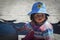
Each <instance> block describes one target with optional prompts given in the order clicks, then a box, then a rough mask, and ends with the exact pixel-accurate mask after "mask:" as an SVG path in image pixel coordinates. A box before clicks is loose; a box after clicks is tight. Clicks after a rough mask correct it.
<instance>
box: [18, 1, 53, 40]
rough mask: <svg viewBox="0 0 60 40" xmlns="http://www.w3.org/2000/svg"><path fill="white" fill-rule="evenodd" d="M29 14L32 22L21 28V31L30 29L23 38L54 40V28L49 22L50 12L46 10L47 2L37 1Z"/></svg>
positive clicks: (27, 39)
mask: <svg viewBox="0 0 60 40" xmlns="http://www.w3.org/2000/svg"><path fill="white" fill-rule="evenodd" d="M28 15H29V16H30V19H31V22H29V23H26V24H25V25H24V27H23V28H21V29H19V30H20V31H22V30H27V31H28V33H27V35H26V36H25V38H24V39H23V40H52V39H53V28H52V25H51V24H50V23H48V22H47V19H48V16H49V14H47V12H46V7H45V4H44V3H42V2H36V3H35V4H34V5H33V7H32V11H31V12H30V13H29V14H28Z"/></svg>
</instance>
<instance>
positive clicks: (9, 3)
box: [0, 0, 60, 40]
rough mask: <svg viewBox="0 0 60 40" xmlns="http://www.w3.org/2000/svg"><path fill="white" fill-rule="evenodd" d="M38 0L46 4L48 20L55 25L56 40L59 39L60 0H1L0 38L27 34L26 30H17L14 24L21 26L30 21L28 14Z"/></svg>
mask: <svg viewBox="0 0 60 40" xmlns="http://www.w3.org/2000/svg"><path fill="white" fill-rule="evenodd" d="M38 1H41V2H43V3H45V4H46V7H47V12H48V14H49V15H50V16H49V17H48V21H49V22H50V23H51V24H52V25H53V27H54V33H56V35H55V38H56V40H59V37H60V36H59V34H60V31H59V29H60V0H0V39H2V40H5V39H6V40H13V39H14V40H15V39H16V40H17V35H23V34H26V32H25V31H24V33H23V34H22V32H19V31H17V30H16V28H15V27H14V25H15V26H16V27H17V28H21V27H22V26H23V25H24V23H26V22H30V19H29V16H28V15H27V14H28V13H29V12H30V11H31V8H32V5H33V3H35V2H38ZM13 34H14V35H13ZM3 37H4V39H3ZM7 38H8V39H7Z"/></svg>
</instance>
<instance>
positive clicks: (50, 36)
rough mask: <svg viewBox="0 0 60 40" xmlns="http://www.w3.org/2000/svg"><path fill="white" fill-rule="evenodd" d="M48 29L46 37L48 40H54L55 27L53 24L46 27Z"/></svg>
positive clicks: (45, 33)
mask: <svg viewBox="0 0 60 40" xmlns="http://www.w3.org/2000/svg"><path fill="white" fill-rule="evenodd" d="M46 27H47V29H46V31H45V32H44V35H43V36H45V37H46V38H47V39H48V40H52V39H53V38H54V36H53V26H52V25H51V24H47V25H46Z"/></svg>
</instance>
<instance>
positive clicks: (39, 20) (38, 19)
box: [34, 13, 45, 23]
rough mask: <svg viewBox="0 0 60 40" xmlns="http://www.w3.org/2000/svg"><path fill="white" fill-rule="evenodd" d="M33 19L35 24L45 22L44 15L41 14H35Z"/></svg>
mask: <svg viewBox="0 0 60 40" xmlns="http://www.w3.org/2000/svg"><path fill="white" fill-rule="evenodd" d="M34 19H35V21H36V22H37V23H42V22H43V21H44V20H45V14H42V13H40V14H38V13H37V14H35V15H34Z"/></svg>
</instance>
